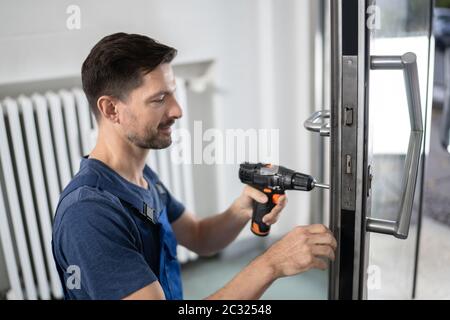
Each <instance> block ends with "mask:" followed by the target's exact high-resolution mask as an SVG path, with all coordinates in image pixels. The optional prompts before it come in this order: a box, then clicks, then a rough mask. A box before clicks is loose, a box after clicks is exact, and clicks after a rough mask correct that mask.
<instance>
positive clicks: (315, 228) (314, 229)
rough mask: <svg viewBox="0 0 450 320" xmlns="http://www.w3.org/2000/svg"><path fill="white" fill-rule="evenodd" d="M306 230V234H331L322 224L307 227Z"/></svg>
mask: <svg viewBox="0 0 450 320" xmlns="http://www.w3.org/2000/svg"><path fill="white" fill-rule="evenodd" d="M306 230H308V232H310V233H325V232H330V233H331V231H330V229H328V228H327V227H326V226H324V225H323V224H312V225H310V226H307V227H306Z"/></svg>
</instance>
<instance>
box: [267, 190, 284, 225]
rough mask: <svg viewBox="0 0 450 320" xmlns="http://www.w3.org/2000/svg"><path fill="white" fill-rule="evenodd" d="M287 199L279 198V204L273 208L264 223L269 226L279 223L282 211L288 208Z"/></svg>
mask: <svg viewBox="0 0 450 320" xmlns="http://www.w3.org/2000/svg"><path fill="white" fill-rule="evenodd" d="M286 204H287V197H286V196H285V195H283V196H281V197H280V198H278V203H277V205H276V206H275V207H273V209H272V211H270V213H268V214H266V215H265V216H264V217H263V222H264V223H265V224H267V225H269V226H270V225H272V224H274V223H276V222H277V221H278V218H279V216H280V213H281V211H282V210H283V209H284V207H286Z"/></svg>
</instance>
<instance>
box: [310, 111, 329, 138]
mask: <svg viewBox="0 0 450 320" xmlns="http://www.w3.org/2000/svg"><path fill="white" fill-rule="evenodd" d="M330 117H331V112H330V111H329V110H323V111H317V112H314V113H313V114H312V115H311V116H310V117H309V118H308V119H307V120H306V121H305V123H304V126H305V129H306V130H308V131H312V132H317V133H320V135H321V136H323V137H329V136H330V121H329V120H328V121H327V120H326V119H330Z"/></svg>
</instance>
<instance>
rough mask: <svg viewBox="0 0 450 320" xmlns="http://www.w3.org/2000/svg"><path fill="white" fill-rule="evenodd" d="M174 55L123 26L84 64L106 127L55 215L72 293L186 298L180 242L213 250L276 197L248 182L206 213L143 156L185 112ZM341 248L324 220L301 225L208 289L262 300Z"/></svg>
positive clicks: (63, 271) (269, 219)
mask: <svg viewBox="0 0 450 320" xmlns="http://www.w3.org/2000/svg"><path fill="white" fill-rule="evenodd" d="M175 55H176V50H175V49H173V48H170V47H168V46H165V45H162V44H160V43H158V42H156V41H154V40H152V39H150V38H148V37H145V36H142V35H135V34H125V33H116V34H113V35H110V36H107V37H105V38H103V39H102V40H101V41H100V42H99V43H97V44H96V45H95V46H94V48H93V49H92V50H91V52H90V54H89V56H88V57H87V59H86V61H85V62H84V64H83V67H82V81H83V89H84V91H85V93H86V96H87V98H88V101H89V104H90V106H91V108H92V111H93V112H94V114H95V117H96V120H97V122H98V128H99V129H98V139H97V144H96V146H95V148H94V149H93V150H92V152H91V154H90V155H89V156H88V157H85V158H83V159H82V161H81V166H80V171H79V172H78V174H77V175H76V176H75V177H74V179H73V180H72V181H71V182H70V184H69V185H68V186H67V187H66V188H65V190H64V192H63V193H62V195H61V198H60V202H59V206H58V209H57V213H56V217H55V223H54V230H53V253H54V257H55V261H56V265H57V269H58V272H59V276H60V279H61V282H62V285H63V288H64V293H65V297H66V298H67V299H182V286H181V277H180V266H179V264H178V261H177V259H176V246H177V244H178V243H179V244H181V245H183V246H185V247H186V248H188V249H190V250H192V251H194V252H196V253H197V254H199V255H201V256H208V255H212V254H215V253H216V252H218V251H220V250H222V249H223V248H225V247H226V246H227V245H228V244H230V243H231V242H232V241H233V240H234V239H235V238H236V237H237V236H238V234H239V233H240V231H241V230H242V229H243V228H244V226H245V225H246V224H247V222H248V221H249V219H250V218H251V213H252V201H253V200H256V201H259V202H262V203H264V202H266V201H267V200H268V199H267V197H266V195H264V193H262V192H260V191H258V190H256V189H253V188H251V187H248V186H246V187H245V188H244V190H243V192H242V194H241V195H240V196H239V197H238V198H237V199H236V200H235V201H234V202H233V203H232V204H231V206H230V207H229V208H228V209H227V210H226V211H225V212H223V213H221V214H218V215H216V216H212V217H209V218H205V219H201V220H200V219H197V218H195V215H193V214H192V213H190V212H189V211H186V210H185V208H184V206H183V205H182V204H181V203H180V202H178V201H177V200H176V199H175V198H174V197H173V196H172V195H171V194H170V193H169V191H168V190H167V189H166V188H165V187H164V185H163V184H162V183H161V181H159V179H158V177H157V175H156V174H155V173H154V172H153V171H152V170H151V169H150V168H149V167H148V166H146V165H145V161H146V158H147V156H148V153H149V150H150V149H163V148H167V147H169V145H170V144H171V126H172V125H173V124H174V122H175V121H176V120H177V119H179V118H180V117H181V116H182V110H181V108H180V106H179V105H178V103H177V101H176V99H175V96H174V92H175V89H176V88H175V78H174V74H173V71H172V67H171V65H170V63H171V61H172V60H173V59H174V57H175ZM285 204H286V197H282V198H280V201H279V204H278V205H277V206H276V207H275V208H274V209H273V210H272V212H271V213H270V214H268V215H267V216H266V217H265V221H264V222H265V223H267V224H268V225H271V224H273V223H275V222H276V220H277V219H278V216H279V214H280V212H281V210H282V209H283V208H284V206H285ZM335 248H336V241H335V239H334V238H333V236H332V234H331V233H330V231H329V230H328V229H327V228H326V227H324V226H322V225H313V226H309V227H297V228H295V229H294V230H293V231H292V232H290V233H289V234H288V235H287V236H285V237H284V238H283V239H282V240H280V241H278V242H277V243H275V244H274V245H273V246H272V247H270V248H269V249H268V250H267V251H266V252H265V253H264V254H262V255H261V256H260V257H258V258H256V259H255V260H254V261H252V262H251V263H250V264H249V265H248V266H247V267H246V268H244V269H243V270H242V271H241V272H240V273H239V274H238V275H237V276H236V277H235V278H234V279H232V280H231V281H230V282H229V283H228V284H227V285H226V286H225V287H224V288H222V289H220V290H219V291H217V292H216V293H214V294H212V295H211V296H209V297H208V298H209V299H257V298H259V297H260V296H261V295H262V294H263V293H264V291H265V290H266V289H267V288H268V287H269V286H270V284H271V283H272V282H273V281H275V280H276V279H278V278H280V277H284V276H289V275H295V274H298V273H300V272H304V271H307V270H309V269H311V268H319V269H326V267H327V263H326V261H325V260H326V259H334V250H335ZM77 281H78V285H77Z"/></svg>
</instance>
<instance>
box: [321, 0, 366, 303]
mask: <svg viewBox="0 0 450 320" xmlns="http://www.w3.org/2000/svg"><path fill="white" fill-rule="evenodd" d="M369 3H371V0H333V1H331V52H332V53H331V70H332V71H331V126H330V127H331V185H332V193H331V199H330V228H331V230H332V231H333V233H334V234H335V236H336V238H337V240H338V244H339V245H338V248H337V252H336V257H337V258H336V261H335V262H334V263H332V265H331V269H330V278H329V291H328V292H329V298H330V299H333V300H337V299H344V300H349V299H364V298H366V288H365V285H364V284H365V280H366V272H365V270H367V266H366V263H367V261H368V259H367V254H368V250H365V249H364V248H368V246H369V243H368V237H367V236H366V228H365V218H364V217H365V214H364V212H368V211H370V207H366V208H363V204H365V203H367V204H368V205H370V199H368V201H367V202H366V201H363V199H362V197H363V196H364V195H369V192H368V191H367V188H368V186H366V185H365V184H364V182H365V181H369V179H368V176H369V173H368V172H366V170H365V168H367V167H368V166H367V163H368V159H367V154H368V143H367V142H368V139H367V134H368V128H366V127H365V124H368V123H369V122H368V121H367V120H368V112H367V110H366V108H367V105H368V104H367V103H366V99H367V97H368V92H367V91H368V79H369V78H368V75H369V72H368V71H369V67H368V61H369V57H368V55H369V53H370V50H369V47H368V46H369V39H368V38H369V37H367V28H366V12H367V10H366V9H367V6H368V5H369ZM351 30H358V32H351ZM361 79H364V81H360V80H361ZM343 99H345V101H343ZM358 146H363V147H362V148H358ZM362 271H363V272H362Z"/></svg>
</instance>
